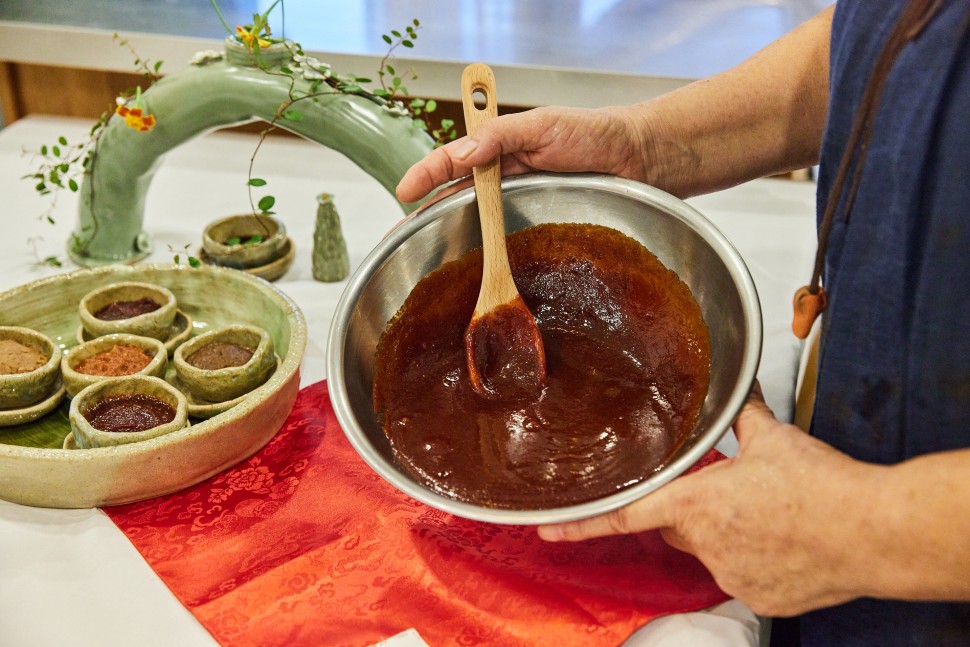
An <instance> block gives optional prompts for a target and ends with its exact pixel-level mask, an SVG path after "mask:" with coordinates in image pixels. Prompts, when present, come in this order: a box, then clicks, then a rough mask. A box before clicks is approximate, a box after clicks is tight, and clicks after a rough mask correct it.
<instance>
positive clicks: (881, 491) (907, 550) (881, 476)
mask: <svg viewBox="0 0 970 647" xmlns="http://www.w3.org/2000/svg"><path fill="white" fill-rule="evenodd" d="M874 470H875V471H874V473H873V474H872V477H871V480H870V483H869V486H868V489H869V493H870V496H869V497H867V498H870V501H869V502H860V503H861V504H862V506H863V507H864V508H865V510H864V512H865V513H866V514H865V518H866V519H867V520H868V521H867V522H866V523H864V525H863V527H862V529H861V530H862V537H863V538H864V541H863V542H862V543H861V544H860V545H859V546H858V547H857V548H858V549H860V550H859V554H860V559H862V560H864V561H863V568H862V569H860V571H861V572H859V573H858V576H860V577H861V578H862V582H863V583H864V585H863V590H862V593H863V594H864V595H867V596H870V597H882V598H900V599H907V600H970V577H968V575H970V450H960V451H951V452H942V453H937V454H929V455H926V456H922V457H919V458H915V459H912V460H909V461H906V462H905V463H900V464H899V465H895V466H892V467H879V468H874Z"/></svg>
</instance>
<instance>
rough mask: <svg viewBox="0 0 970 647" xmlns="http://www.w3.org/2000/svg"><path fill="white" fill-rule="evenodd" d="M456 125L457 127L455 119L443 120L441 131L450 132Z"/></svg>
mask: <svg viewBox="0 0 970 647" xmlns="http://www.w3.org/2000/svg"><path fill="white" fill-rule="evenodd" d="M454 125H455V121H454V119H442V120H441V129H442V130H448V129H449V128H451V127H452V126H454Z"/></svg>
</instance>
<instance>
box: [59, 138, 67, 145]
mask: <svg viewBox="0 0 970 647" xmlns="http://www.w3.org/2000/svg"><path fill="white" fill-rule="evenodd" d="M57 142H58V143H59V144H60V145H61V146H67V138H66V137H58V138H57Z"/></svg>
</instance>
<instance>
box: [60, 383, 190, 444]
mask: <svg viewBox="0 0 970 647" xmlns="http://www.w3.org/2000/svg"><path fill="white" fill-rule="evenodd" d="M68 418H69V419H70V421H71V434H69V435H68V437H67V439H65V441H64V444H65V447H68V446H74V447H77V448H78V449H90V448H94V447H111V446H113V445H124V444H127V443H134V442H139V441H142V440H148V439H149V438H155V437H157V436H161V435H164V434H169V433H172V432H173V431H178V430H179V429H183V428H184V427H186V426H188V403H187V402H186V400H185V396H184V395H182V393H180V392H179V391H178V389H176V388H175V387H173V386H172V385H170V384H169V383H168V382H166V381H165V380H162V379H160V378H157V377H152V376H150V375H129V376H126V377H115V378H111V379H107V380H104V381H102V382H98V383H96V384H92V385H91V386H89V387H87V388H85V389H83V390H81V392H80V393H78V394H77V395H76V396H74V399H73V400H71V409H70V411H69V412H68Z"/></svg>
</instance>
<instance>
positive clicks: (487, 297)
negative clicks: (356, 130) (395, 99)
mask: <svg viewBox="0 0 970 647" xmlns="http://www.w3.org/2000/svg"><path fill="white" fill-rule="evenodd" d="M476 94H478V95H479V96H484V98H485V106H484V107H483V108H479V107H478V106H476V105H475V95H476ZM461 98H462V105H463V108H464V112H465V128H466V130H467V131H468V135H469V136H471V135H474V134H475V132H476V131H477V130H478V128H479V127H480V126H481V125H482V124H484V123H485V122H486V121H488V120H489V119H491V118H493V117H495V116H496V115H497V114H498V104H497V102H496V99H495V76H494V75H493V74H492V70H491V69H490V68H489V67H488V66H487V65H482V64H480V63H475V64H472V65H469V66H468V67H466V68H465V71H464V72H463V73H462V75H461ZM472 174H473V175H474V177H475V195H476V196H477V198H478V217H479V220H480V221H481V226H482V252H483V256H484V258H483V267H482V287H481V290H480V292H479V293H478V302H477V303H476V305H475V312H474V313H473V314H472V319H471V322H470V323H469V324H468V328H466V329H465V359H466V361H467V363H468V376H469V378H470V379H471V384H472V388H473V389H474V390H475V393H476V394H478V395H479V396H481V397H483V398H487V399H490V400H496V399H509V398H518V397H524V396H528V395H531V394H534V393H536V392H537V391H538V390H539V389H540V388H541V387H542V385H543V383H545V381H546V354H545V351H544V349H543V347H542V336H541V335H540V334H539V328H538V327H537V326H536V321H535V318H534V317H533V316H532V313H531V312H529V309H528V308H527V307H526V305H525V302H524V301H523V300H522V296H521V295H520V294H519V290H518V289H517V288H516V287H515V282H514V281H513V280H512V269H511V268H510V267H509V256H508V251H507V250H506V248H505V215H504V213H503V211H502V186H501V181H502V173H501V169H500V168H499V160H498V158H496V159H495V160H493V161H492V162H489V163H488V164H485V165H484V166H476V167H474V169H473V170H472Z"/></svg>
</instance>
